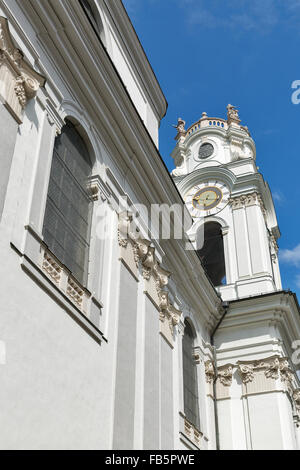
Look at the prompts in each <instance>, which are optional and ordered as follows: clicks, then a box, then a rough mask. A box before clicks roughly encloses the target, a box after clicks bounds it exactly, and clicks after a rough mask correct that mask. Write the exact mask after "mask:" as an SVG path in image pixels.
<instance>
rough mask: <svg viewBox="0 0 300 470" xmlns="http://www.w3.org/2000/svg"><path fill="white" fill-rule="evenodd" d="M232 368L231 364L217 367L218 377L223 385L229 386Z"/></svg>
mask: <svg viewBox="0 0 300 470" xmlns="http://www.w3.org/2000/svg"><path fill="white" fill-rule="evenodd" d="M232 375H233V368H232V365H231V364H227V365H225V366H221V367H219V368H218V377H219V380H220V382H221V384H223V385H224V387H230V386H231V384H232Z"/></svg>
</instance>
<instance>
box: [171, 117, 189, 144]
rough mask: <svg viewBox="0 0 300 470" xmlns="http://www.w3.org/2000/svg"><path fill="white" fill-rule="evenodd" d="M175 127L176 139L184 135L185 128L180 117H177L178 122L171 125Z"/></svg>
mask: <svg viewBox="0 0 300 470" xmlns="http://www.w3.org/2000/svg"><path fill="white" fill-rule="evenodd" d="M173 127H175V129H177V136H176V137H175V139H176V140H178V139H179V138H180V137H185V135H186V130H185V121H184V120H183V119H181V118H178V122H177V124H176V126H175V125H173Z"/></svg>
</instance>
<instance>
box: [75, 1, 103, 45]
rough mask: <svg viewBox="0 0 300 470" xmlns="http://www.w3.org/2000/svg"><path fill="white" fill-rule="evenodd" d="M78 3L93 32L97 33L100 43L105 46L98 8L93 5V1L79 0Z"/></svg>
mask: <svg viewBox="0 0 300 470" xmlns="http://www.w3.org/2000/svg"><path fill="white" fill-rule="evenodd" d="M80 3H81V5H82V8H83V9H84V11H85V14H86V16H87V17H88V19H89V21H90V23H91V24H92V26H93V28H94V30H95V31H96V32H97V34H98V35H99V37H100V38H101V41H102V42H103V44H104V45H105V35H104V28H103V23H102V20H101V16H100V13H99V11H98V8H97V6H96V5H95V1H94V0H80Z"/></svg>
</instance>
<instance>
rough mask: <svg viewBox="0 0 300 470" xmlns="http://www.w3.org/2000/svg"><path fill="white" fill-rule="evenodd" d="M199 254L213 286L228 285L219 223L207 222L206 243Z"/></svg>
mask: <svg viewBox="0 0 300 470" xmlns="http://www.w3.org/2000/svg"><path fill="white" fill-rule="evenodd" d="M198 253H199V255H200V258H201V261H202V264H203V266H204V268H205V269H206V272H207V274H208V276H209V278H210V279H211V281H212V283H213V285H214V286H220V285H222V284H226V278H225V276H226V271H225V257H224V243H223V235H222V227H221V225H220V224H219V223H217V222H207V223H206V224H205V225H204V243H203V247H202V248H201V249H200V250H198Z"/></svg>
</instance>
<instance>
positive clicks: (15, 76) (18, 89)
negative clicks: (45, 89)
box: [0, 16, 45, 124]
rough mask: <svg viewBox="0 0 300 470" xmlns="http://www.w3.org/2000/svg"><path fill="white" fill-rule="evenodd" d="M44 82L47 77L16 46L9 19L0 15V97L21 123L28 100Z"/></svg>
mask: <svg viewBox="0 0 300 470" xmlns="http://www.w3.org/2000/svg"><path fill="white" fill-rule="evenodd" d="M44 84H45V78H44V77H42V76H41V75H40V74H39V73H37V72H36V71H35V70H33V68H32V67H31V66H30V65H28V64H27V63H26V62H25V60H24V56H23V53H22V51H20V50H19V49H18V48H16V47H15V46H14V44H13V41H12V38H11V35H10V32H9V26H8V21H7V19H6V18H3V17H1V16H0V99H1V101H2V102H3V103H4V104H5V106H6V108H7V109H8V110H9V112H10V113H11V114H12V116H13V117H14V118H15V119H16V121H17V122H18V123H19V124H21V123H22V115H23V110H24V109H25V107H26V105H27V103H28V101H29V100H31V99H32V98H34V97H35V96H36V93H37V91H38V89H39V87H41V86H44Z"/></svg>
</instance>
